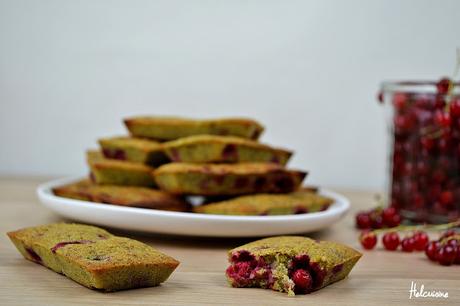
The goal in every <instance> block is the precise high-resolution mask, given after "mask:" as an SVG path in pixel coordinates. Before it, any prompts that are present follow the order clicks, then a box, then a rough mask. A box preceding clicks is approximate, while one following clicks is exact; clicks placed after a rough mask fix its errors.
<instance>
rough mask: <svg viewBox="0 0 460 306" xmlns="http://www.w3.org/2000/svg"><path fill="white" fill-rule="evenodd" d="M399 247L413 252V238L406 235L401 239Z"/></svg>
mask: <svg viewBox="0 0 460 306" xmlns="http://www.w3.org/2000/svg"><path fill="white" fill-rule="evenodd" d="M401 249H402V250H403V251H404V252H413V251H414V249H415V240H414V238H412V237H406V238H404V239H403V240H402V241H401Z"/></svg>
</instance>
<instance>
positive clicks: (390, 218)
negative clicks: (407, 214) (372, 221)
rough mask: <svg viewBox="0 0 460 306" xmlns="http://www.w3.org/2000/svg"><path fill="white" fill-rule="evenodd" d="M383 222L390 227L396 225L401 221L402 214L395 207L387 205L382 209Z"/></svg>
mask: <svg viewBox="0 0 460 306" xmlns="http://www.w3.org/2000/svg"><path fill="white" fill-rule="evenodd" d="M382 219H383V223H385V225H386V226H388V227H395V226H398V225H399V223H401V216H400V215H399V214H398V213H397V211H396V209H395V208H394V207H387V208H385V209H384V210H383V211H382Z"/></svg>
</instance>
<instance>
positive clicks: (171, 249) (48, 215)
mask: <svg viewBox="0 0 460 306" xmlns="http://www.w3.org/2000/svg"><path fill="white" fill-rule="evenodd" d="M41 181H43V180H39V179H20V178H0V232H1V233H2V234H1V235H0V243H1V244H0V245H1V247H0V305H77V304H82V305H92V304H95V305H109V304H116V305H139V304H143V305H205V304H211V305H220V304H228V305H294V304H304V305H334V306H336V305H387V306H388V305H412V304H414V305H416V304H426V305H438V304H439V305H460V266H450V267H444V266H440V265H437V264H433V263H431V262H429V261H428V260H427V259H426V258H425V255H424V254H423V253H412V254H407V253H402V252H387V251H383V250H381V249H377V250H374V251H368V252H366V251H363V253H364V256H363V257H362V258H361V260H360V261H359V262H358V264H357V265H356V266H355V268H354V269H353V271H352V272H351V274H350V276H349V277H348V278H347V279H345V280H343V281H340V282H338V283H335V284H333V285H331V286H329V287H326V288H324V289H322V290H320V291H317V292H314V293H312V294H309V295H298V296H296V297H288V296H287V295H285V294H282V293H278V292H274V291H270V290H262V289H236V288H231V287H229V286H228V284H227V282H226V279H225V275H224V271H225V268H226V267H227V262H226V251H227V250H228V249H230V248H233V247H235V246H238V245H240V244H243V243H246V242H248V241H250V240H251V239H210V238H207V239H206V238H190V237H176V236H175V237H171V236H155V235H142V234H135V233H130V232H123V231H118V230H112V232H114V233H116V234H119V235H125V236H129V237H133V238H135V239H138V240H141V241H144V242H146V243H148V244H150V245H152V246H154V247H156V248H158V249H159V250H161V251H163V252H165V253H167V254H169V255H171V256H173V257H175V258H177V259H178V260H180V262H181V264H180V266H179V267H178V268H177V270H176V271H175V272H174V273H173V274H172V275H171V277H170V278H169V280H168V281H167V282H165V283H164V284H162V285H161V286H159V287H155V288H143V289H136V290H127V291H121V292H115V293H101V292H97V291H92V290H89V289H86V288H85V287H82V286H80V285H78V284H77V283H75V282H73V281H71V280H69V279H67V278H66V277H64V276H62V275H59V274H56V273H54V272H52V271H51V270H48V269H46V268H44V267H42V266H39V265H37V264H34V263H32V262H30V261H27V260H24V259H23V258H22V256H21V255H20V254H19V253H18V252H17V251H16V249H15V248H14V246H13V245H12V244H11V243H10V241H9V240H8V238H7V236H6V235H5V233H6V232H7V231H10V230H16V229H19V228H22V227H27V226H33V225H39V224H46V223H51V222H57V221H62V220H63V219H62V218H60V217H59V216H57V215H56V214H54V213H53V212H51V211H49V210H48V209H46V208H45V207H43V206H41V205H40V204H39V202H38V200H37V198H36V196H35V188H36V186H37V184H38V183H40V182H41ZM342 193H344V194H345V195H346V196H347V197H348V198H349V199H350V200H351V203H352V211H351V213H350V214H348V216H347V217H346V218H345V219H344V220H342V221H341V222H339V223H337V224H334V225H332V226H331V227H330V228H329V229H328V230H324V231H321V232H318V233H313V234H311V235H310V236H312V237H314V238H316V239H328V240H334V241H339V242H343V243H346V244H348V245H350V246H352V247H355V248H357V249H359V250H361V248H360V246H359V243H358V242H357V238H356V236H357V231H356V230H355V229H354V228H353V215H354V212H355V211H357V210H360V209H363V208H367V207H370V206H372V203H373V200H372V194H371V193H369V192H345V191H342ZM109 230H111V229H109ZM412 281H414V282H416V283H417V285H418V287H420V285H422V284H423V285H424V286H425V288H426V289H429V290H441V291H444V292H445V291H447V292H448V294H449V297H448V298H447V299H444V298H417V299H414V298H413V299H409V289H410V286H411V282H412Z"/></svg>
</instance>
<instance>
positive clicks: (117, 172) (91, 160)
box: [86, 151, 155, 187]
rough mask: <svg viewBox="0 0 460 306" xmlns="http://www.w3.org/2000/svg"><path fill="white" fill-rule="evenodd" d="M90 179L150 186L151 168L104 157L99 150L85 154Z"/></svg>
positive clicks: (114, 183)
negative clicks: (89, 170)
mask: <svg viewBox="0 0 460 306" xmlns="http://www.w3.org/2000/svg"><path fill="white" fill-rule="evenodd" d="M86 160H87V162H88V166H89V167H90V169H91V175H90V177H91V179H92V180H93V181H94V182H95V183H97V184H107V185H127V186H145V187H152V186H154V185H155V181H154V180H153V179H152V172H153V170H154V169H153V168H152V167H149V166H147V165H144V164H139V163H133V162H129V161H124V160H117V159H108V158H105V157H104V156H103V155H102V153H101V152H99V151H88V152H87V154H86Z"/></svg>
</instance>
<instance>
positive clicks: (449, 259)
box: [437, 244, 457, 266]
mask: <svg viewBox="0 0 460 306" xmlns="http://www.w3.org/2000/svg"><path fill="white" fill-rule="evenodd" d="M456 257H457V249H456V248H454V247H453V246H451V245H448V244H446V245H444V246H442V247H441V248H440V249H439V251H438V255H437V259H438V262H439V263H440V264H441V265H443V266H450V265H451V264H453V263H454V261H455V258H456Z"/></svg>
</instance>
